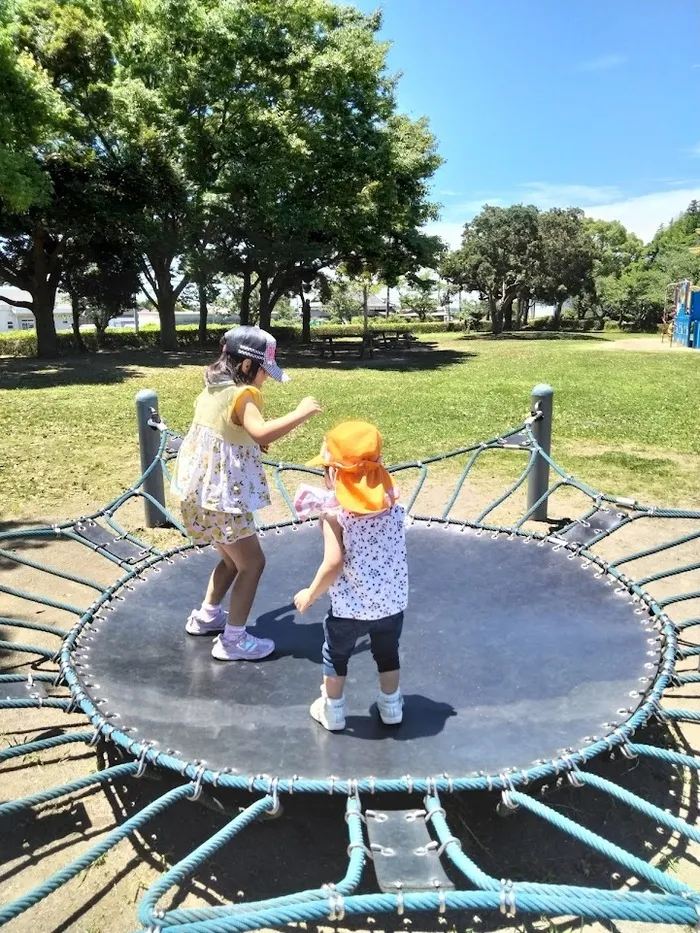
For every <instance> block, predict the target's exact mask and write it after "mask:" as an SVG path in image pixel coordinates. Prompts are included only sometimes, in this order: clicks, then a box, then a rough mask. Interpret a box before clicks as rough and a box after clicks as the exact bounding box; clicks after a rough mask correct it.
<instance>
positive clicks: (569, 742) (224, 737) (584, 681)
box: [74, 521, 659, 782]
mask: <svg viewBox="0 0 700 933" xmlns="http://www.w3.org/2000/svg"><path fill="white" fill-rule="evenodd" d="M406 541H407V547H408V556H409V564H410V568H411V574H410V594H409V607H410V608H409V610H408V613H407V624H406V626H405V635H404V638H403V641H402V651H403V654H404V656H405V658H406V659H407V663H406V665H405V670H404V680H403V689H404V693H405V702H406V706H405V711H404V712H405V715H404V723H403V725H402V726H401V728H400V729H387V728H386V727H384V726H382V725H381V723H380V721H379V719H378V717H377V715H376V711H375V710H372V709H371V708H370V704H371V702H372V700H373V698H374V696H375V694H376V690H377V687H376V671H375V668H374V665H373V663H372V660H371V656H370V655H369V654H368V653H367V651H366V649H367V648H368V644H367V643H365V644H364V645H363V644H362V643H361V644H360V645H359V649H358V651H359V654H358V656H357V657H355V658H354V659H353V662H352V663H351V666H350V672H349V681H348V685H347V689H346V694H347V703H348V714H347V728H346V730H345V732H344V733H343V734H342V735H341V736H334V735H332V734H329V733H327V732H326V731H325V730H322V729H321V728H320V727H319V726H318V725H317V724H316V723H315V722H314V721H313V720H312V719H311V717H310V716H309V703H310V701H311V700H312V699H313V698H314V697H315V695H316V693H317V692H318V686H319V683H320V677H321V671H320V661H321V645H322V643H323V632H322V620H323V613H324V606H323V601H319V603H317V604H316V605H315V606H313V607H312V608H311V610H310V611H309V612H308V613H306V614H305V615H304V616H299V615H298V614H297V613H296V612H295V611H294V607H293V605H292V604H291V598H290V594H293V593H294V592H295V589H294V588H295V585H296V584H297V583H298V581H299V580H303V579H304V576H305V573H307V569H308V568H309V567H312V566H314V565H316V564H318V563H320V560H321V557H322V537H321V535H320V534H319V531H318V529H317V528H316V527H315V523H307V524H305V525H302V526H300V527H297V526H295V525H291V526H287V527H285V528H283V529H280V530H279V531H278V532H277V533H275V532H274V531H273V532H272V533H267V534H265V537H264V540H263V546H264V548H265V553H266V559H267V567H266V571H265V577H264V585H261V587H260V591H259V595H258V597H257V600H256V603H255V605H254V607H253V611H252V614H251V623H252V624H251V631H252V632H254V633H255V634H256V635H260V636H262V637H266V638H267V637H270V638H274V639H275V642H276V649H277V650H276V652H275V654H274V655H273V656H272V657H271V658H269V659H266V660H265V661H261V662H259V663H257V664H251V663H249V662H234V663H228V662H227V663H217V662H216V661H214V660H213V659H212V657H211V644H210V639H207V638H192V637H190V638H187V637H183V636H182V626H183V619H182V610H181V608H180V607H183V606H190V605H194V604H195V603H196V602H197V599H198V596H199V594H201V593H202V592H203V591H204V589H205V588H206V581H207V579H208V577H209V574H210V572H211V570H212V569H213V567H214V565H215V563H216V562H217V561H218V555H217V554H216V552H212V549H209V548H207V549H204V550H201V551H194V550H192V551H186V552H182V553H180V554H179V555H177V557H176V558H175V559H174V560H173V561H172V562H171V563H167V564H165V565H163V566H161V567H160V568H159V572H158V573H153V572H151V573H148V572H147V573H145V574H144V576H143V578H142V579H141V580H140V581H139V582H138V583H136V584H134V586H133V587H131V588H130V589H129V590H128V591H126V592H123V593H122V594H121V595H122V599H121V600H120V601H118V602H115V603H114V604H113V611H111V612H104V613H102V614H100V615H98V617H97V618H96V619H95V620H94V622H92V623H91V624H90V625H88V626H86V628H85V629H84V638H83V639H81V640H80V642H79V643H78V644H79V645H80V648H79V650H78V651H77V652H76V654H74V658H75V667H76V670H77V672H78V675H79V677H80V681H81V684H82V686H83V688H84V690H85V693H86V695H87V696H88V697H90V699H91V700H92V702H93V703H94V704H95V705H96V706H98V707H99V709H100V710H101V712H102V715H103V716H104V717H105V718H106V719H107V720H108V721H109V722H111V723H113V724H114V725H118V727H119V728H120V730H121V731H123V732H126V733H127V734H128V735H129V736H130V737H131V738H132V739H138V740H139V741H145V742H147V743H148V744H149V747H150V748H151V751H152V752H153V753H156V752H157V751H164V752H166V753H167V754H171V755H174V756H176V757H179V758H182V759H183V760H185V761H194V760H200V761H206V762H207V765H208V766H210V767H211V768H212V770H214V771H224V770H228V771H229V772H230V773H232V774H243V775H253V774H255V775H257V774H264V775H270V776H274V777H276V778H278V779H279V780H282V781H283V782H289V781H290V779H291V778H292V777H293V776H294V775H296V776H297V777H298V778H300V779H304V778H312V779H314V780H328V779H329V778H330V777H331V776H334V777H336V778H339V779H342V780H348V779H350V778H369V777H374V778H375V779H376V780H397V779H400V778H401V777H403V776H404V775H414V776H420V777H423V778H424V777H440V776H442V775H450V776H452V777H453V778H461V777H464V776H466V775H477V774H479V773H487V774H499V773H501V772H505V771H521V770H523V769H527V768H528V767H530V766H532V765H533V764H536V763H537V762H538V760H539V762H540V763H541V762H545V761H551V760H553V759H554V758H556V757H557V756H559V755H563V754H566V753H567V750H569V751H571V750H573V749H579V748H581V747H583V746H584V745H586V744H590V743H591V742H592V741H593V737H595V736H600V735H601V734H606V733H608V732H611V731H613V729H614V728H615V727H616V726H617V724H618V723H619V721H620V719H621V717H626V716H627V715H629V714H630V713H631V711H632V708H636V707H637V706H638V705H639V702H640V697H642V696H643V694H644V690H643V688H644V685H648V684H649V683H651V680H652V673H653V672H654V671H655V670H656V667H657V665H658V656H659V645H658V642H657V639H656V633H655V631H654V628H653V625H652V624H651V623H650V621H649V618H648V616H647V615H646V614H641V615H640V614H637V613H636V609H637V606H636V604H635V603H634V602H633V601H632V599H631V597H630V595H629V594H628V593H627V592H624V591H623V592H619V591H617V588H615V587H613V586H610V585H608V583H607V582H606V581H605V580H604V579H603V578H602V577H601V576H600V575H599V574H598V571H597V568H596V567H595V565H592V564H591V565H589V567H588V569H587V570H584V569H582V567H581V561H570V560H568V552H567V551H566V550H565V549H564V548H562V547H560V548H559V549H558V550H555V548H556V547H557V546H556V545H553V544H551V543H550V544H545V545H544V546H538V544H537V543H532V542H528V541H527V539H526V538H524V537H517V536H516V537H515V538H514V539H513V540H510V539H509V538H508V537H507V536H499V537H498V538H497V539H494V538H493V537H492V536H491V535H490V534H486V535H484V534H481V535H478V533H477V532H475V531H474V530H472V529H466V528H465V527H464V526H456V525H449V524H436V523H434V522H431V523H429V522H425V521H417V522H413V524H411V525H410V526H409V527H408V528H407V533H406ZM438 579H439V580H440V586H439V587H435V586H434V581H435V580H438ZM363 649H364V650H363ZM418 659H419V660H418Z"/></svg>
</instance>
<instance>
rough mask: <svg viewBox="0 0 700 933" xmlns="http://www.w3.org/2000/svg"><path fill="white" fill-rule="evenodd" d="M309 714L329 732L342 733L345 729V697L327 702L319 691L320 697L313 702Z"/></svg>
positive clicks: (325, 697) (326, 698)
mask: <svg viewBox="0 0 700 933" xmlns="http://www.w3.org/2000/svg"><path fill="white" fill-rule="evenodd" d="M309 712H310V713H311V715H312V716H313V718H314V719H315V720H316V722H320V723H321V725H322V726H323V728H324V729H328V731H329V732H342V730H343V729H344V728H345V697H341V698H340V699H339V700H329V699H328V697H327V696H326V695H325V693H323V691H321V696H320V697H319V698H318V699H317V700H314V701H313V703H312V704H311V706H310V708H309Z"/></svg>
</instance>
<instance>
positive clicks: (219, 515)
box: [171, 382, 270, 544]
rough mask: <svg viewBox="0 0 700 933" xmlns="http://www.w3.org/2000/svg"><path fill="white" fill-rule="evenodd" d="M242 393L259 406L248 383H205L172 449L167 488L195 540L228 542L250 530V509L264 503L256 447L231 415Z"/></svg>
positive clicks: (262, 471) (264, 488) (263, 483)
mask: <svg viewBox="0 0 700 933" xmlns="http://www.w3.org/2000/svg"><path fill="white" fill-rule="evenodd" d="M245 394H249V395H250V397H251V401H253V402H254V404H255V405H257V407H258V408H260V409H261V410H262V396H261V394H260V391H259V390H258V389H256V388H254V387H252V386H238V385H235V384H234V383H232V382H222V383H215V384H212V385H207V386H206V388H205V389H204V391H203V392H202V393H201V394H200V395H199V397H198V398H197V400H196V402H195V414H194V420H193V422H192V426H191V427H190V430H189V431H188V432H187V435H186V436H185V438H184V440H183V442H182V446H181V447H180V451H179V453H178V455H177V460H176V462H175V470H174V472H173V478H172V483H171V490H172V492H173V494H174V495H175V496H177V498H178V499H180V507H181V510H182V520H183V524H184V526H185V529H186V531H187V534H188V535H189V536H190V538H191V539H192V540H193V541H194V542H195V544H233V543H235V542H236V541H239V540H241V539H242V538H248V537H250V536H251V535H254V534H255V533H256V528H255V517H254V512H255V511H256V510H257V509H260V508H264V507H265V506H267V505H269V504H270V492H269V489H268V485H267V478H266V476H265V469H264V467H263V464H262V458H261V451H260V447H259V446H258V444H256V443H255V441H254V440H253V439H252V437H251V436H250V435H249V434H248V432H247V431H246V430H245V428H243V427H242V426H241V425H238V424H235V423H234V422H233V421H232V416H233V414H234V410H235V408H236V405H237V404H238V403H239V401H240V400H241V398H242V396H243V395H245Z"/></svg>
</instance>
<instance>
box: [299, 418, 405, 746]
mask: <svg viewBox="0 0 700 933" xmlns="http://www.w3.org/2000/svg"><path fill="white" fill-rule="evenodd" d="M381 451H382V436H381V434H380V433H379V431H378V430H377V428H376V427H375V426H374V425H372V424H368V423H367V422H366V421H346V422H344V423H343V424H340V425H338V427H336V428H334V429H333V430H332V431H329V433H328V434H326V436H325V438H324V442H323V447H322V448H321V453H320V455H319V456H318V457H316V458H315V459H314V460H312V461H311V462H310V463H309V464H308V466H322V467H323V469H324V474H325V480H326V488H327V490H328V495H326V496H322V495H321V496H316V497H314V495H313V493H312V491H311V490H310V488H309V487H308V486H304V487H301V489H300V491H299V493H298V494H297V497H296V500H295V505H296V506H297V511H298V512H299V513H300V514H302V515H307V514H308V513H309V508H313V506H314V501H315V506H316V510H317V511H319V512H320V514H321V519H322V521H321V527H322V530H323V540H324V555H323V561H322V562H321V566H320V567H319V568H318V571H317V573H316V576H315V577H314V579H313V582H312V583H311V585H310V586H308V587H306V588H305V589H303V590H300V591H299V592H298V593H297V594H296V596H295V597H294V604H295V605H296V607H297V609H298V610H299V612H305V611H306V609H308V607H309V606H310V605H311V604H312V603H313V602H315V601H316V600H317V599H319V598H320V597H321V596H323V594H324V593H326V592H328V593H329V595H330V600H331V609H330V612H329V613H328V615H327V617H326V621H325V622H324V634H325V641H324V644H323V685H322V687H321V696H320V697H319V698H318V699H316V700H315V701H314V702H313V703H312V705H311V709H310V713H311V715H312V716H313V718H314V719H315V720H316V721H317V722H319V723H321V725H322V726H324V727H325V728H326V729H328V730H329V731H331V732H339V731H340V730H342V729H344V728H345V696H344V689H345V679H346V677H347V672H348V661H349V659H350V656H351V655H352V653H353V650H354V648H355V645H356V643H357V641H358V639H359V638H361V637H362V636H363V635H369V638H370V645H371V649H372V656H373V657H374V661H375V663H376V665H377V670H378V672H379V685H380V692H379V697H378V699H377V708H378V710H379V715H380V717H381V720H382V722H383V723H384V724H385V725H398V724H399V723H400V722H401V720H402V719H403V700H402V697H401V691H400V688H399V677H400V662H399V639H400V637H401V630H402V627H403V613H404V609H405V608H406V604H407V601H408V564H407V560H406V536H405V530H404V523H405V513H404V510H403V508H402V507H401V506H400V505H398V503H397V499H398V491H397V490H396V489H395V487H394V483H393V481H392V478H391V476H390V475H389V473H388V472H387V471H386V469H385V468H384V467H383V466H382V463H381ZM310 504H311V505H310Z"/></svg>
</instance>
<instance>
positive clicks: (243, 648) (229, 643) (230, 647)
mask: <svg viewBox="0 0 700 933" xmlns="http://www.w3.org/2000/svg"><path fill="white" fill-rule="evenodd" d="M274 650H275V643H274V641H272V639H271V638H256V637H255V635H251V634H250V632H248V631H246V630H245V629H244V630H243V633H242V634H241V635H237V636H231V635H227V634H226V633H224V634H223V635H219V636H218V637H217V638H215V639H214V645H213V646H212V649H211V656H212V657H213V658H216V660H217V661H260V660H262V658H266V657H267V656H268V655H270V654H272V652H273V651H274Z"/></svg>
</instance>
